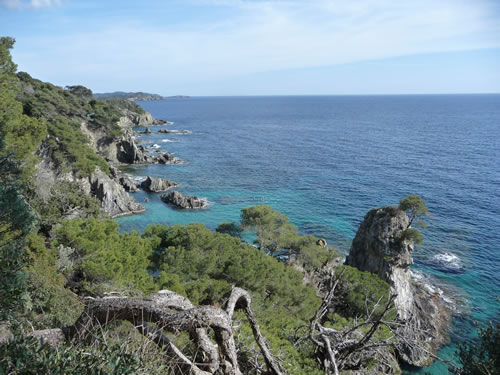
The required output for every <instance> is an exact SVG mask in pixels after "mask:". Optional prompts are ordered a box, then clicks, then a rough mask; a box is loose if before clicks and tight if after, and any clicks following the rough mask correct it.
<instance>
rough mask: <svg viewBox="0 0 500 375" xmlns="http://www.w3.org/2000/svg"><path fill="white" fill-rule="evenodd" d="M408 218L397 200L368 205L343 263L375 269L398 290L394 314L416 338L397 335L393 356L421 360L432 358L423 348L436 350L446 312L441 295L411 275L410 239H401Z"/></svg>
mask: <svg viewBox="0 0 500 375" xmlns="http://www.w3.org/2000/svg"><path fill="white" fill-rule="evenodd" d="M408 224H409V219H408V216H407V215H406V213H405V212H404V211H402V210H400V209H399V207H397V206H390V207H383V208H379V209H373V210H370V211H369V212H368V213H367V214H366V216H365V218H364V220H363V222H362V223H361V225H360V227H359V229H358V231H357V233H356V236H355V237H354V240H353V241H352V246H351V250H350V252H349V255H348V257H347V259H346V264H347V265H349V266H353V267H356V268H357V269H359V270H361V271H368V272H372V273H376V274H377V275H378V276H379V277H380V278H381V279H383V280H385V281H387V282H388V283H389V285H390V287H391V292H392V293H394V294H396V295H397V297H396V299H395V300H394V303H395V305H396V308H397V312H398V319H399V320H400V321H402V322H404V323H405V324H404V325H402V328H401V331H400V334H401V335H402V336H404V337H408V338H410V336H411V339H412V340H416V341H418V342H419V343H420V347H415V346H409V345H407V344H406V343H405V342H403V341H402V340H400V343H399V344H398V346H397V351H398V356H399V357H400V358H401V359H402V360H403V361H404V362H406V363H408V364H411V365H414V366H426V365H428V364H429V363H431V362H432V358H431V356H430V355H429V353H428V352H427V351H435V350H436V349H437V348H438V347H439V346H441V345H443V344H444V343H445V342H446V330H447V327H448V323H449V318H450V313H449V311H448V309H447V308H446V306H445V303H444V301H443V300H442V298H441V297H440V296H438V295H434V294H431V293H429V291H428V290H427V289H426V288H423V287H422V285H421V284H419V283H415V282H413V280H412V279H411V277H410V272H409V269H410V266H411V264H413V259H412V257H411V253H412V251H413V248H414V245H413V242H412V241H403V240H401V232H402V231H404V230H405V229H407V228H408ZM409 341H410V340H409Z"/></svg>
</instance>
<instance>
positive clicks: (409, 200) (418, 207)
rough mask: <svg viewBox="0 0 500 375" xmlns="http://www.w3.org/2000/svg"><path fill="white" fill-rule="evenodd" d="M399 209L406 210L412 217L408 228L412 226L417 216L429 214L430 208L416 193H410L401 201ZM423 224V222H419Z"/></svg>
mask: <svg viewBox="0 0 500 375" xmlns="http://www.w3.org/2000/svg"><path fill="white" fill-rule="evenodd" d="M399 209H401V210H403V211H406V212H407V213H408V216H409V217H410V222H409V223H408V228H410V227H411V225H412V224H413V221H414V220H415V218H416V217H422V216H429V209H428V208H427V205H426V204H425V201H424V200H423V199H422V198H421V197H420V196H419V195H416V194H410V195H408V196H407V197H406V198H404V199H401V200H400V201H399ZM419 224H423V222H419Z"/></svg>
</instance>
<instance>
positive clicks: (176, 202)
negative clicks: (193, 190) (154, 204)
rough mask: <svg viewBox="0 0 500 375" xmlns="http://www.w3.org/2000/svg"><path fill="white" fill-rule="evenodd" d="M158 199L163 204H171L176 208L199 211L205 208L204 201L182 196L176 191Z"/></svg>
mask: <svg viewBox="0 0 500 375" xmlns="http://www.w3.org/2000/svg"><path fill="white" fill-rule="evenodd" d="M160 198H161V200H162V201H163V202H165V203H168V204H171V205H173V206H175V207H177V208H184V209H200V208H205V207H206V206H207V202H206V201H205V200H204V199H201V198H198V197H194V196H187V195H183V194H181V193H179V192H178V191H172V192H170V193H167V194H163V195H162V196H161V197H160Z"/></svg>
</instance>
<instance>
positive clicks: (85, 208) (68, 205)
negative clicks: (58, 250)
mask: <svg viewBox="0 0 500 375" xmlns="http://www.w3.org/2000/svg"><path fill="white" fill-rule="evenodd" d="M29 201H30V205H31V207H32V208H33V209H34V210H35V211H36V212H38V213H39V214H38V215H39V217H38V219H39V225H40V229H41V230H42V231H43V232H44V233H46V234H47V235H48V234H49V231H50V230H51V229H52V227H53V226H55V225H57V224H59V223H61V222H62V221H63V220H64V219H65V218H68V216H73V217H74V216H78V217H80V218H88V217H95V218H100V219H104V218H106V217H107V216H106V213H105V212H104V211H103V210H102V209H101V202H100V201H99V200H98V199H97V198H95V197H92V196H89V195H87V194H85V193H83V192H82V191H81V189H80V187H79V186H78V184H77V183H76V182H71V181H61V182H58V183H57V184H55V185H54V186H52V187H51V188H50V191H48V192H47V197H40V196H39V194H37V193H36V192H34V191H30V195H29ZM65 215H66V216H65Z"/></svg>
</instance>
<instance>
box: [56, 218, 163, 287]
mask: <svg viewBox="0 0 500 375" xmlns="http://www.w3.org/2000/svg"><path fill="white" fill-rule="evenodd" d="M61 245H62V246H63V247H64V246H68V247H71V248H72V249H74V250H75V253H74V255H73V258H74V264H73V268H72V269H71V270H68V271H67V273H71V274H73V275H79V277H81V278H82V279H83V280H80V281H82V282H83V283H84V286H85V287H87V288H90V289H95V288H96V287H98V286H100V287H105V286H106V285H105V283H107V282H109V283H111V285H109V287H113V288H115V289H117V288H118V289H126V290H129V291H131V290H132V291H133V290H139V291H141V292H143V293H149V292H151V291H152V289H153V284H152V277H151V276H150V275H149V274H148V272H147V268H148V266H149V264H150V261H149V257H150V256H151V244H150V243H149V241H148V240H144V239H143V238H141V236H140V235H139V234H137V233H136V232H132V233H120V231H119V229H118V224H117V223H115V222H114V221H112V220H97V219H94V218H89V219H74V220H66V221H64V222H63V223H62V224H61V225H60V226H59V227H57V228H56V229H55V230H54V240H53V241H52V244H51V246H52V249H54V250H56V249H57V248H58V247H59V246H61ZM99 284H101V285H99Z"/></svg>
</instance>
